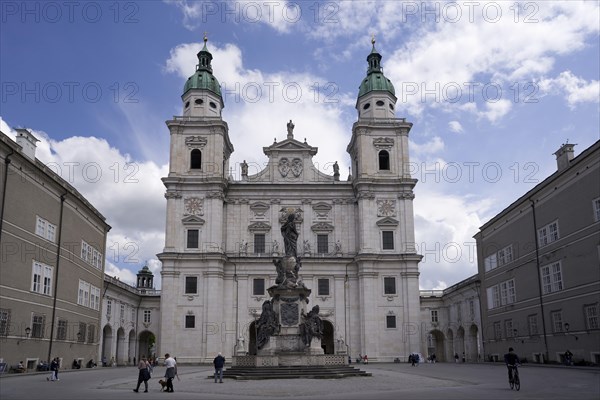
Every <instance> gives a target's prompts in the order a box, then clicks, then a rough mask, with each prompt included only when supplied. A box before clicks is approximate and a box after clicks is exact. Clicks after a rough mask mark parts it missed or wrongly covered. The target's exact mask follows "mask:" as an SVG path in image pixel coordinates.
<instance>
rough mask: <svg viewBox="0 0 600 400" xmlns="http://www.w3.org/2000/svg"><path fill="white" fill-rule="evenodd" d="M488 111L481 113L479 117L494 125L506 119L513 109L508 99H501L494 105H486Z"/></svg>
mask: <svg viewBox="0 0 600 400" xmlns="http://www.w3.org/2000/svg"><path fill="white" fill-rule="evenodd" d="M485 108H486V111H482V112H479V116H481V117H484V118H487V119H488V120H489V121H490V122H492V123H494V122H496V121H498V120H499V119H500V118H502V117H504V116H505V115H506V114H508V112H509V111H510V110H511V108H512V103H511V102H510V100H507V99H500V100H498V101H496V102H494V103H491V102H486V103H485Z"/></svg>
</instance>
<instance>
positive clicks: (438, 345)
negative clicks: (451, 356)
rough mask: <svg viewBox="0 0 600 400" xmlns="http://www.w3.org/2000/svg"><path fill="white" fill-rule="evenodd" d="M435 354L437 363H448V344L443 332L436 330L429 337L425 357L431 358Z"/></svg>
mask: <svg viewBox="0 0 600 400" xmlns="http://www.w3.org/2000/svg"><path fill="white" fill-rule="evenodd" d="M432 354H435V358H436V360H437V361H446V344H445V339H444V334H443V333H442V331H440V330H437V329H434V330H432V331H430V332H429V335H427V354H426V355H425V354H423V356H424V357H429V356H431V355H432Z"/></svg>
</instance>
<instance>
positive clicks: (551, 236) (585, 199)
mask: <svg viewBox="0 0 600 400" xmlns="http://www.w3.org/2000/svg"><path fill="white" fill-rule="evenodd" d="M573 147H574V145H573V144H565V145H563V146H562V147H561V148H560V149H559V150H558V151H557V152H556V153H555V155H556V159H557V164H558V170H557V171H556V172H555V173H553V174H552V175H550V176H549V177H548V178H546V179H545V180H544V181H542V182H541V183H539V184H538V185H537V186H535V187H534V188H533V189H531V190H530V191H528V192H527V193H525V194H524V195H523V196H521V197H520V198H519V199H518V200H516V201H515V202H514V203H513V204H511V205H510V206H508V207H507V208H506V209H504V210H503V211H502V212H501V213H499V214H498V215H496V216H495V217H494V218H492V219H491V220H490V221H489V222H487V223H486V224H485V225H483V226H482V227H481V228H480V230H479V232H478V233H477V234H476V235H475V239H476V242H477V258H478V269H479V276H480V279H481V285H482V296H481V302H482V305H481V306H482V318H483V323H484V326H485V329H484V331H483V338H484V346H485V347H484V349H485V355H486V360H489V361H494V360H502V357H503V354H504V353H506V352H507V349H508V347H514V348H515V350H516V352H517V353H518V354H519V355H520V356H521V357H522V358H526V359H527V360H528V361H533V362H561V361H563V357H564V353H565V352H566V351H567V350H570V351H571V352H572V353H573V355H574V357H573V358H574V361H575V362H580V361H586V362H593V363H596V364H598V363H600V346H599V345H598V344H599V343H600V324H599V315H598V312H599V309H598V307H599V299H600V269H599V265H600V184H599V182H600V141H598V142H596V143H594V144H593V145H592V146H591V147H589V148H588V149H586V150H584V151H583V152H582V153H581V154H580V155H579V156H577V157H573V153H574V152H573Z"/></svg>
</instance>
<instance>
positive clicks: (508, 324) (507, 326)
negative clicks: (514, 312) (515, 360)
mask: <svg viewBox="0 0 600 400" xmlns="http://www.w3.org/2000/svg"><path fill="white" fill-rule="evenodd" d="M504 332H505V333H506V337H507V338H511V337H513V324H512V319H507V320H505V321H504Z"/></svg>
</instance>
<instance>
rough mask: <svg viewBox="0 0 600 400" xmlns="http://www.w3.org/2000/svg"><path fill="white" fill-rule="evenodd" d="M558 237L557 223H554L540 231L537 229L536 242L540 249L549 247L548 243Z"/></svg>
mask: <svg viewBox="0 0 600 400" xmlns="http://www.w3.org/2000/svg"><path fill="white" fill-rule="evenodd" d="M558 238H559V236H558V221H554V222H552V223H550V224H548V225H546V226H544V227H543V228H541V229H538V242H539V244H540V247H544V246H546V245H549V244H550V243H552V242H554V241H557V240H558Z"/></svg>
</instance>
